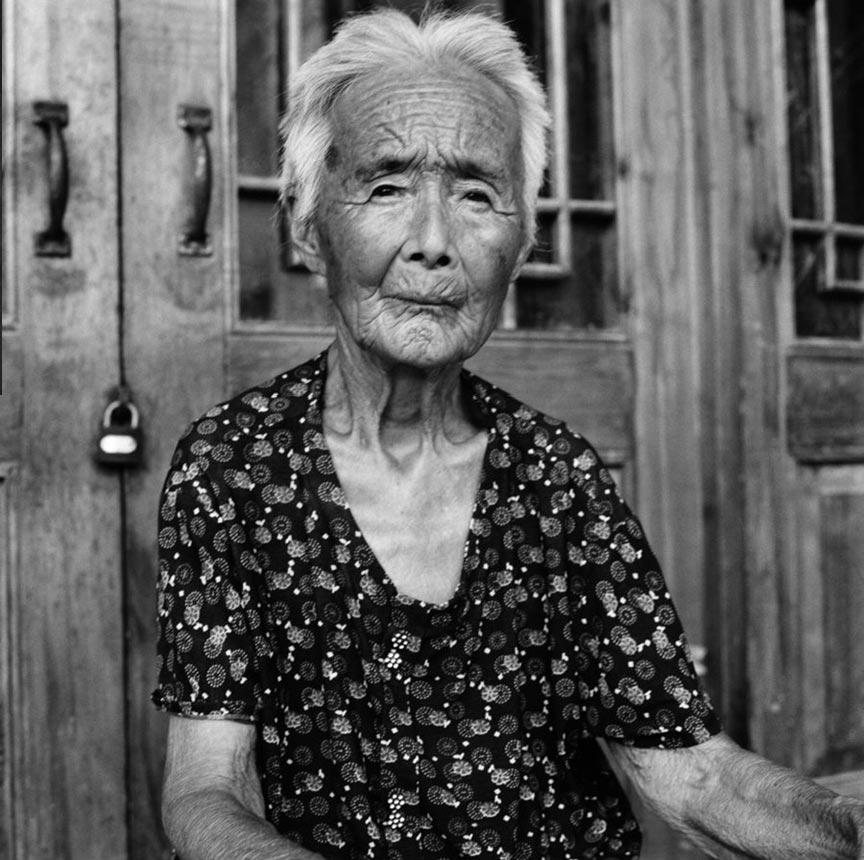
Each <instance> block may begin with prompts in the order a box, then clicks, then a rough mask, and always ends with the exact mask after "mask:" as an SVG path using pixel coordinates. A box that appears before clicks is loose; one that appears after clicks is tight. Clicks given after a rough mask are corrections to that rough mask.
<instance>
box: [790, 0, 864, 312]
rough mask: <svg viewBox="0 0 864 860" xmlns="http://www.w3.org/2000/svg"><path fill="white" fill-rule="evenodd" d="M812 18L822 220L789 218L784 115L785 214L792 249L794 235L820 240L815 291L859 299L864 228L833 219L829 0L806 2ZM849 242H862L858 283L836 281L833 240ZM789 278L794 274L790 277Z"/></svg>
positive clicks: (863, 267)
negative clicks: (821, 271) (820, 271)
mask: <svg viewBox="0 0 864 860" xmlns="http://www.w3.org/2000/svg"><path fill="white" fill-rule="evenodd" d="M810 2H811V3H812V15H813V36H812V39H813V44H812V46H811V50H812V53H813V58H814V60H815V77H816V81H815V88H814V89H815V97H816V117H817V122H818V129H817V139H818V153H817V158H818V169H819V182H820V191H821V200H820V206H819V208H820V209H821V215H822V217H821V218H798V217H794V216H793V214H792V190H791V182H792V180H791V171H792V156H791V146H790V143H791V140H790V135H789V129H788V116H787V118H786V119H785V125H784V127H785V129H786V141H787V145H786V159H787V164H786V168H787V169H786V182H787V183H788V186H789V188H788V196H787V199H788V216H789V228H790V234H791V240H792V243H793V245H794V242H795V239H796V237H798V236H801V237H807V238H810V239H812V238H814V237H815V238H817V239H821V241H822V243H823V248H824V266H825V278H824V280H820V289H821V291H822V292H824V293H826V294H830V293H838V292H842V293H854V294H859V295H864V224H860V225H859V224H848V223H844V222H841V221H838V220H837V218H836V200H835V188H834V117H833V106H832V104H833V99H832V91H831V58H830V34H829V21H828V0H810ZM787 6H788V0H783V4H782V10H783V15H784V20H785V15H786V10H787ZM783 83H784V89H783V95H784V101H783V103H784V105H785V104H786V99H787V98H788V55H787V53H786V45H785V39H784V51H783ZM844 239H851V240H853V241H856V242H860V243H861V248H860V250H859V256H860V258H861V259H860V262H859V271H860V272H861V277H860V278H859V279H858V280H851V279H842V278H838V277H837V243H838V240H840V241H842V240H844ZM792 276H793V278H794V272H793V273H792Z"/></svg>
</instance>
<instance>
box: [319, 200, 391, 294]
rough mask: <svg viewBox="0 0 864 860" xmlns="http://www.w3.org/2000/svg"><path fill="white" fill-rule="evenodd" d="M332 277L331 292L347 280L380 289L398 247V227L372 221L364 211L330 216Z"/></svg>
mask: <svg viewBox="0 0 864 860" xmlns="http://www.w3.org/2000/svg"><path fill="white" fill-rule="evenodd" d="M326 223H327V225H328V229H327V233H328V237H329V239H328V242H327V246H328V255H327V256H328V275H329V276H330V277H329V279H330V280H331V282H333V281H336V282H337V283H331V289H332V288H333V287H338V286H339V284H338V282H342V281H345V280H346V279H347V280H349V281H351V282H354V283H357V284H359V285H360V286H361V287H369V288H372V289H374V288H376V287H378V285H379V284H380V283H381V281H382V280H383V279H384V276H385V275H386V273H387V270H388V268H389V266H390V263H391V262H392V260H393V257H394V255H395V254H396V253H397V251H398V248H397V246H396V243H395V241H394V238H395V236H396V235H397V231H396V229H395V228H396V225H392V224H387V223H385V222H382V220H381V219H380V218H378V219H375V220H374V221H370V219H369V218H366V217H364V215H363V213H362V211H360V210H359V208H358V210H354V211H352V210H347V211H340V212H339V213H338V214H333V215H331V216H330V218H329V220H328V221H327V222H326Z"/></svg>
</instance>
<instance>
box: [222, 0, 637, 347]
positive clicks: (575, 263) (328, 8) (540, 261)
mask: <svg viewBox="0 0 864 860" xmlns="http://www.w3.org/2000/svg"><path fill="white" fill-rule="evenodd" d="M374 5H376V4H375V3H374V2H368V0H367V2H349V0H343V2H326V0H318V2H309V0H307V2H301V0H237V3H236V6H235V9H236V19H235V30H236V64H237V77H236V115H237V159H238V165H237V173H238V177H237V192H238V236H239V278H240V317H241V319H243V320H267V321H280V322H282V323H286V324H289V325H292V326H294V325H297V326H309V325H311V326H319V325H323V324H326V323H327V321H328V305H327V301H326V293H325V289H324V285H323V283H322V281H321V279H320V278H319V277H318V276H316V275H313V274H311V273H310V272H308V271H306V270H305V269H304V268H303V267H302V266H299V265H297V264H296V263H295V261H293V260H292V259H291V254H290V249H289V246H288V244H289V243H288V241H287V234H286V225H285V224H284V221H283V220H282V219H281V218H280V217H279V216H278V215H277V214H276V199H277V189H278V181H277V178H276V175H277V170H278V118H279V116H280V115H281V113H282V111H283V109H284V93H285V91H286V88H287V83H288V79H289V78H290V76H291V74H292V71H293V70H294V69H296V68H297V67H298V66H299V65H300V63H301V62H302V61H303V59H304V58H305V57H306V56H308V55H309V54H310V53H311V52H312V51H314V50H315V49H316V48H317V47H318V46H319V45H321V44H322V43H323V42H324V41H326V40H327V39H328V38H329V36H330V35H331V33H332V29H333V27H334V25H335V24H336V23H337V22H338V21H339V20H340V19H341V18H342V17H343V15H345V14H346V13H349V12H352V11H358V10H362V9H367V8H369V7H371V6H374ZM388 5H399V6H402V7H403V8H405V9H406V11H409V12H412V13H414V12H416V11H418V10H419V9H421V8H422V7H423V5H424V4H423V3H422V2H415V3H412V2H402V3H389V4H388ZM441 5H442V6H444V7H448V8H463V9H464V8H469V7H472V6H480V7H482V8H487V9H488V8H495V9H497V10H498V11H499V12H500V13H501V15H502V16H503V18H504V19H505V20H506V21H508V23H510V24H511V26H513V28H514V29H515V30H516V32H517V34H518V36H519V38H520V39H521V41H522V42H523V44H524V46H525V48H526V50H527V52H528V53H529V55H530V56H531V57H532V58H533V60H534V62H535V64H536V67H537V70H538V73H539V74H540V76H541V78H542V80H543V81H544V83H545V84H546V86H547V89H548V91H549V96H550V102H551V105H552V111H553V116H554V129H553V139H552V158H551V164H550V169H549V172H548V175H547V178H546V181H545V184H544V188H543V190H542V193H541V199H540V201H539V204H538V220H539V224H540V229H539V234H538V239H539V241H538V245H537V248H536V249H535V251H534V253H533V256H532V258H531V260H530V261H529V263H528V265H527V266H526V269H525V272H524V276H523V277H522V278H521V279H520V281H519V283H518V284H517V285H516V288H515V290H514V292H513V293H512V294H511V295H510V296H508V298H507V301H506V302H505V307H504V310H503V312H502V317H501V320H500V323H499V325H500V328H502V329H505V330H507V329H511V330H512V329H517V328H518V329H533V330H538V329H539V330H547V331H548V330H561V331H577V330H586V329H607V328H616V327H619V324H620V322H621V316H622V307H621V301H620V298H619V294H618V267H617V255H618V245H617V220H616V219H617V207H616V202H615V188H616V170H615V166H616V165H615V150H614V143H613V134H614V123H613V92H612V70H613V61H612V45H613V39H612V25H613V21H612V18H613V15H612V10H611V8H610V2H609V0H566V2H565V0H542V2H534V3H523V2H518V0H504V2H501V3H497V4H496V3H490V2H485V3H476V2H469V0H462V2H449V3H443V4H441Z"/></svg>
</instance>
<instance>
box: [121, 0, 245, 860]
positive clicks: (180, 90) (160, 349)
mask: <svg viewBox="0 0 864 860" xmlns="http://www.w3.org/2000/svg"><path fill="white" fill-rule="evenodd" d="M230 8H231V5H230V4H227V3H213V2H210V0H184V2H181V3H178V2H170V0H122V2H120V4H119V14H120V38H121V43H120V61H121V77H120V81H121V86H122V89H121V93H120V98H121V102H122V105H123V112H122V132H121V133H122V159H123V198H122V199H123V225H124V229H123V262H124V304H125V313H124V327H125V344H124V345H125V364H126V372H127V378H128V382H129V385H130V387H131V389H132V391H133V393H134V395H135V397H136V402H137V404H138V406H139V408H140V411H141V416H142V423H143V427H144V436H145V463H144V467H143V468H141V469H137V470H135V471H132V472H130V473H129V474H128V476H127V478H126V481H125V491H126V542H125V553H126V591H127V595H128V599H127V608H126V628H127V637H128V640H127V641H128V659H127V666H126V672H127V688H128V694H127V695H128V700H129V736H128V738H127V749H126V755H127V756H128V766H129V785H130V794H129V814H130V833H129V858H130V860H135V858H140V860H145V858H146V860H151V858H154V857H159V856H164V854H165V851H166V846H165V839H164V836H163V832H162V827H161V820H160V809H159V807H160V788H161V780H162V766H163V761H164V735H165V726H166V718H165V717H164V715H162V714H160V713H158V712H157V711H156V710H155V709H154V708H153V707H152V705H151V704H150V693H151V691H152V689H153V687H154V686H155V681H156V676H155V646H156V623H155V618H156V603H155V594H156V591H155V589H156V521H157V508H158V497H159V491H160V488H161V485H162V481H163V480H164V477H165V474H166V472H167V469H168V465H169V462H170V457H171V453H172V450H173V447H174V445H175V443H176V441H177V439H178V438H179V436H180V433H181V432H182V431H183V429H184V427H185V426H186V425H187V424H188V423H189V421H190V420H191V419H192V418H193V417H195V416H197V415H198V414H199V413H201V412H202V411H204V410H205V409H207V408H208V407H209V406H211V405H212V404H213V403H215V402H216V401H218V400H220V399H221V398H222V397H223V396H224V395H225V393H226V390H225V385H224V379H223V368H224V363H225V362H224V354H223V346H224V339H225V330H226V326H227V322H226V309H227V299H226V284H227V283H228V282H229V281H228V278H227V276H226V266H227V265H228V264H227V263H226V259H227V258H226V250H227V248H226V241H227V240H226V236H227V233H226V223H225V206H224V196H225V194H226V193H228V194H233V189H231V188H230V185H229V182H228V178H227V176H226V172H227V159H228V156H227V132H226V111H225V107H226V105H227V104H229V100H230V97H231V91H230V88H229V86H228V85H227V83H226V82H225V79H224V70H223V66H222V64H223V54H222V51H223V49H224V46H225V42H224V38H225V28H224V24H225V22H224V21H223V19H222V14H223V10H226V9H230ZM181 104H189V105H200V106H203V107H208V108H210V109H211V111H212V113H213V128H212V130H211V131H210V132H209V144H210V148H211V151H212V156H213V193H212V200H211V206H210V212H209V219H208V231H209V233H210V236H211V241H212V245H213V254H212V256H208V257H188V256H180V255H179V254H178V236H179V233H180V231H181V230H182V228H183V225H184V222H185V220H186V218H187V214H188V209H189V201H188V197H187V194H188V186H189V171H190V140H189V136H188V135H187V134H186V133H185V132H184V131H183V130H182V129H181V128H180V127H179V126H178V124H177V110H178V106H179V105H181Z"/></svg>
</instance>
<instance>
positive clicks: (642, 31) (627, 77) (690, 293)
mask: <svg viewBox="0 0 864 860" xmlns="http://www.w3.org/2000/svg"><path fill="white" fill-rule="evenodd" d="M615 8H616V12H617V14H618V23H619V26H618V38H619V43H618V46H617V50H616V53H617V55H618V56H619V57H621V58H622V60H623V62H622V66H621V71H622V76H621V78H620V79H619V81H618V95H617V99H618V101H619V106H618V115H619V117H620V125H621V128H620V129H619V140H620V144H619V146H620V155H619V181H620V190H619V200H620V208H621V224H622V232H621V243H622V251H621V258H622V290H623V293H624V294H625V295H628V296H631V297H632V306H631V332H630V333H631V336H632V340H633V349H634V358H635V374H636V398H635V439H636V498H635V507H636V509H637V511H638V513H639V515H640V517H641V518H642V520H643V522H644V524H645V527H646V532H647V534H648V536H649V539H650V540H651V542H652V544H653V546H654V549H655V551H656V552H657V554H658V556H659V558H660V561H661V563H662V565H663V569H664V571H665V573H666V578H667V580H668V582H669V586H670V589H671V591H672V594H673V596H674V598H675V602H676V605H677V607H678V610H679V612H680V614H681V616H682V619H683V621H684V624H685V628H686V629H687V631H688V635H689V637H690V640H691V641H692V642H694V643H704V642H705V635H706V624H705V619H704V613H705V605H704V596H705V579H704V575H705V573H704V572H705V566H706V559H705V540H706V535H705V532H704V527H703V516H702V512H703V507H704V504H705V487H704V478H703V461H702V455H703V451H702V440H703V432H704V428H703V425H702V421H703V416H702V412H701V399H702V397H703V392H702V360H701V349H702V341H703V317H702V302H703V295H704V285H703V284H702V282H701V280H700V278H699V274H700V272H699V269H698V266H697V260H696V258H695V256H694V255H695V253H696V248H697V235H696V233H695V224H696V221H695V198H694V194H695V178H694V154H693V148H694V142H695V129H694V128H693V125H692V114H691V103H690V100H691V93H692V90H693V87H694V81H693V79H692V67H691V59H690V52H691V43H690V33H691V31H690V15H691V14H692V13H691V9H690V4H689V3H685V2H679V0H644V2H639V3H627V2H622V3H619V4H617V6H616V7H615ZM635 806H636V809H637V815H638V816H639V818H640V823H641V824H642V827H643V830H644V834H645V842H644V848H643V857H644V858H645V860H684V858H694V860H695V858H697V857H701V856H702V855H701V853H700V852H698V851H697V850H696V849H695V848H693V847H692V846H691V845H689V844H688V843H687V842H686V841H685V840H684V839H682V838H681V837H680V836H679V835H677V834H675V833H673V832H672V831H671V830H670V829H669V828H668V827H666V826H665V825H663V824H662V822H660V821H659V820H658V819H656V818H654V817H653V816H651V815H650V814H649V813H647V812H646V811H645V810H643V809H642V808H641V806H640V805H639V804H638V802H637V803H636V804H635Z"/></svg>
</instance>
